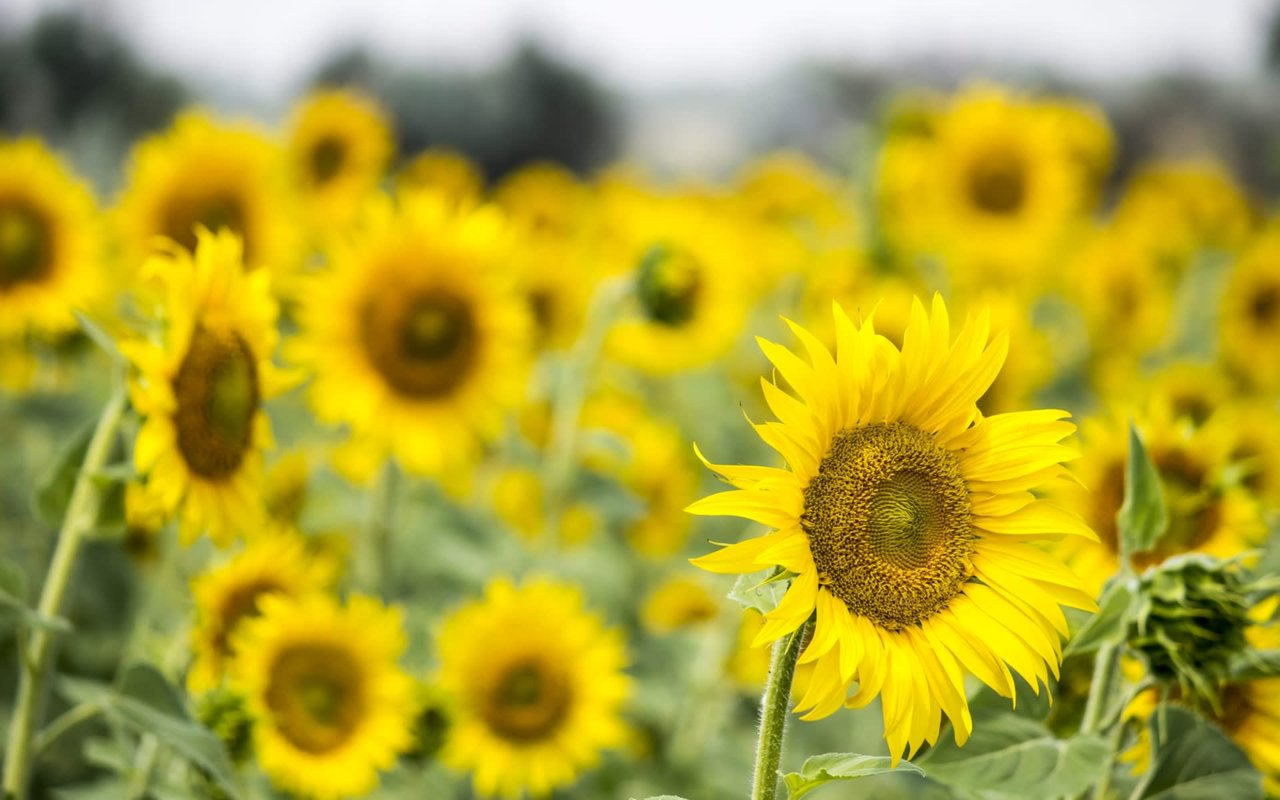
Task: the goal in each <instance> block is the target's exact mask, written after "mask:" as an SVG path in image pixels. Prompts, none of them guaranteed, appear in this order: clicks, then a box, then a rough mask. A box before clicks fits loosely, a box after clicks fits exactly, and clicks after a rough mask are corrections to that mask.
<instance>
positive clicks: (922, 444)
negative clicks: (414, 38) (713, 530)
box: [689, 296, 1095, 762]
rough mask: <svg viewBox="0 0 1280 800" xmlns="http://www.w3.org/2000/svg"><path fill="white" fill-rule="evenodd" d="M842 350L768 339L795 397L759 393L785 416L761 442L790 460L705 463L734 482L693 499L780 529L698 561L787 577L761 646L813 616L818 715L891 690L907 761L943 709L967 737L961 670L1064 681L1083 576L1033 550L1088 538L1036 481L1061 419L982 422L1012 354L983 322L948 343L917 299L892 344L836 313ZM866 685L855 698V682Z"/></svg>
mask: <svg viewBox="0 0 1280 800" xmlns="http://www.w3.org/2000/svg"><path fill="white" fill-rule="evenodd" d="M834 312H835V315H836V340H837V344H836V354H835V355H833V354H832V353H831V352H830V351H828V350H827V348H826V347H824V346H823V345H822V343H821V342H820V341H818V340H817V339H816V338H815V337H814V336H813V335H812V334H810V333H809V332H808V331H806V330H805V329H803V328H801V327H799V326H798V325H794V324H793V325H792V326H791V327H792V331H793V332H794V333H795V335H796V336H797V337H798V338H799V339H800V341H801V344H802V345H803V352H804V353H805V355H806V356H807V358H806V357H803V356H801V355H797V354H796V353H794V352H792V351H790V350H788V349H786V348H784V347H782V346H780V345H777V344H774V343H772V342H768V341H765V340H763V339H762V340H759V341H760V345H761V348H762V349H763V350H764V353H765V355H766V356H767V357H768V358H769V360H770V361H772V362H773V365H774V366H775V367H776V368H777V373H778V375H779V376H780V377H781V378H782V379H784V380H785V381H786V382H787V384H788V385H789V386H790V388H791V391H792V392H793V393H794V394H789V393H787V392H785V391H783V390H782V389H781V388H779V387H778V386H776V385H775V384H773V383H770V382H768V381H762V382H761V385H762V387H763V389H764V393H765V399H766V400H767V401H768V402H769V406H770V408H771V409H772V410H773V412H774V414H775V415H776V416H777V417H778V421H777V422H766V423H762V424H758V425H755V429H756V432H757V433H758V434H759V435H760V437H761V438H762V439H763V440H764V441H765V442H766V443H767V444H768V445H770V446H771V447H772V448H774V449H775V450H777V451H778V452H779V454H781V455H782V457H783V459H784V460H785V461H786V464H787V466H786V468H776V467H763V466H727V465H723V466H722V465H709V467H710V468H711V469H712V470H713V471H715V472H716V473H718V474H719V475H721V476H722V477H723V479H724V480H725V481H727V482H729V483H730V484H732V485H733V486H735V487H737V488H736V489H734V490H733V491H729V492H722V493H720V494H715V495H712V496H710V497H706V498H703V499H702V500H699V501H698V502H696V503H694V504H693V505H692V506H690V507H689V511H690V512H692V513H695V514H707V515H731V516H738V517H743V518H745V519H750V520H754V521H756V522H760V523H763V524H765V525H768V526H769V527H771V528H773V529H774V530H773V532H771V533H769V534H767V535H764V536H758V537H755V538H752V539H748V540H746V541H743V542H740V543H738V544H734V545H729V546H726V547H724V548H722V549H721V550H719V551H717V552H715V553H712V554H710V555H706V556H703V557H701V558H698V559H695V560H694V563H695V564H696V565H698V566H700V567H702V568H704V569H707V570H710V571H712V572H727V573H748V572H755V571H758V570H763V569H766V568H770V567H779V566H780V567H782V568H783V569H785V570H787V571H788V572H791V573H793V574H794V576H795V577H794V579H793V580H792V582H791V585H790V587H789V588H788V590H787V592H786V594H785V595H784V597H783V599H782V600H781V602H780V603H779V604H778V607H777V608H775V609H774V610H773V611H770V612H769V613H768V614H767V615H766V617H765V620H766V622H765V625H764V627H763V628H762V629H761V631H760V633H759V634H758V635H757V637H756V640H755V643H756V644H762V643H764V642H769V641H773V640H776V639H779V638H781V637H783V636H786V635H788V634H790V633H792V632H793V631H795V630H796V629H798V628H800V627H801V626H802V625H804V624H805V622H806V621H807V620H808V619H809V618H810V617H811V616H813V615H814V614H815V613H816V615H817V620H816V624H815V626H814V628H813V633H812V637H811V639H810V641H809V642H808V644H807V646H806V647H805V649H804V652H803V653H802V654H801V656H800V663H802V664H804V663H813V665H814V666H813V674H812V678H811V681H810V683H809V686H808V690H807V691H806V692H805V695H804V697H803V698H802V699H801V700H800V702H799V707H800V708H802V709H807V710H808V714H807V716H806V718H807V719H813V718H817V717H823V716H826V715H828V714H831V713H833V712H834V711H835V710H836V709H838V708H840V707H841V706H842V705H843V706H847V707H851V708H858V707H862V706H864V705H866V704H867V703H870V702H871V700H873V699H874V698H875V697H877V696H879V697H880V698H881V704H882V709H883V714H884V729H885V737H886V739H887V740H888V744H889V752H890V755H891V757H892V758H893V759H894V760H895V762H896V760H897V759H899V758H901V757H902V754H903V752H904V750H905V751H907V752H908V753H912V752H915V751H916V750H917V749H918V748H919V747H920V746H922V745H923V744H924V743H925V742H930V743H932V742H936V741H937V738H938V732H939V727H940V724H941V715H942V714H943V713H945V714H946V715H947V717H949V718H950V719H951V722H952V725H953V730H954V732H955V738H956V741H957V743H958V744H963V743H964V741H965V740H966V739H967V738H968V736H969V733H970V731H971V730H972V726H973V722H972V717H971V715H970V713H969V706H968V701H967V700H966V695H965V690H964V675H965V674H966V673H968V674H972V675H974V676H976V677H977V678H979V679H980V680H982V681H983V682H984V683H986V684H987V685H988V686H990V687H992V689H994V690H995V691H996V692H998V693H1000V694H1001V695H1003V696H1005V697H1012V696H1013V694H1014V691H1015V687H1014V679H1013V676H1012V674H1011V673H1010V667H1012V669H1013V671H1015V672H1017V673H1018V674H1019V675H1021V676H1022V677H1023V678H1024V679H1025V680H1026V681H1027V682H1028V683H1029V684H1030V685H1031V686H1032V687H1033V688H1034V689H1035V690H1036V691H1039V688H1040V687H1039V684H1040V683H1042V682H1044V683H1047V681H1048V675H1049V673H1050V672H1053V673H1054V674H1056V673H1057V670H1058V664H1059V662H1060V661H1061V658H1062V647H1061V641H1060V637H1064V636H1066V634H1067V627H1066V619H1065V618H1064V616H1063V613H1062V611H1061V609H1060V608H1059V606H1060V605H1067V606H1072V607H1077V608H1083V609H1093V608H1094V604H1093V602H1092V599H1091V598H1090V597H1089V595H1088V594H1087V593H1086V592H1085V591H1083V590H1082V589H1081V588H1080V586H1079V584H1078V579H1077V578H1076V577H1075V576H1074V575H1072V574H1071V572H1070V571H1069V570H1068V569H1067V568H1066V567H1065V566H1063V565H1062V564H1061V563H1059V562H1058V561H1057V560H1055V559H1053V558H1051V557H1049V556H1048V555H1047V554H1046V553H1045V552H1044V550H1042V549H1041V548H1040V547H1039V546H1038V543H1039V542H1040V541H1042V540H1044V539H1046V538H1048V539H1054V538H1058V537H1061V536H1063V535H1072V536H1078V537H1082V538H1086V539H1092V538H1095V535H1094V533H1093V532H1092V531H1091V530H1089V528H1088V527H1087V526H1086V525H1085V524H1084V523H1083V522H1081V521H1080V520H1079V519H1078V518H1077V517H1075V516H1074V515H1072V514H1070V513H1068V512H1066V511H1064V510H1063V509H1061V508H1059V507H1058V506H1056V505H1054V504H1052V503H1051V502H1049V501H1046V500H1043V499H1038V498H1037V497H1036V495H1034V494H1033V493H1032V490H1033V489H1036V488H1037V487H1040V486H1041V485H1042V484H1044V483H1045V482H1047V481H1049V480H1052V479H1054V478H1056V477H1059V476H1061V475H1062V474H1063V473H1064V471H1065V470H1064V468H1063V467H1062V466H1061V465H1060V462H1062V461H1065V460H1068V459H1070V458H1073V457H1074V456H1075V452H1074V451H1073V450H1072V449H1070V448H1068V447H1066V446H1064V445H1062V444H1060V443H1059V442H1061V440H1062V439H1064V438H1066V437H1067V436H1069V435H1070V434H1071V433H1072V431H1073V430H1074V426H1073V425H1071V424H1070V423H1069V422H1066V421H1064V417H1066V416H1067V415H1066V413H1065V412H1062V411H1027V412H1017V413H1009V414H999V415H996V416H990V417H984V416H983V415H982V414H981V413H980V412H979V411H978V408H977V401H978V398H979V397H981V396H982V395H983V393H984V392H986V390H987V388H988V387H989V386H990V385H991V382H992V380H994V379H995V376H996V374H997V373H998V372H999V370H1000V366H1001V364H1002V363H1003V361H1004V357H1005V352H1006V350H1007V348H1008V343H1007V340H1006V337H1005V336H1004V335H1003V334H1001V335H999V336H997V337H996V338H995V339H994V340H992V339H990V322H989V320H988V317H987V315H985V314H984V315H982V316H980V317H978V318H976V319H972V320H970V321H969V322H967V323H966V324H965V325H964V326H963V327H962V328H961V329H960V331H959V333H958V334H957V335H956V337H955V339H954V340H953V339H952V336H951V330H950V324H949V321H948V317H947V309H946V307H945V306H944V305H943V302H942V299H941V298H940V297H937V296H935V298H934V302H933V310H932V315H930V314H928V313H926V312H925V310H924V306H923V305H922V304H920V303H919V301H917V302H916V303H915V304H914V306H913V308H912V312H911V320H910V322H909V323H908V325H907V328H906V331H905V333H904V335H903V343H902V348H901V349H899V348H897V347H895V346H894V345H893V344H892V343H890V342H889V341H888V340H887V339H885V338H884V337H882V336H879V335H878V334H876V332H875V329H874V327H873V325H872V322H871V321H870V320H867V321H865V322H863V323H862V324H861V325H856V324H855V323H853V322H852V321H850V319H849V318H848V317H847V316H846V315H845V313H844V310H843V309H841V308H840V307H839V305H836V306H835V309H834ZM855 681H856V682H857V685H858V689H857V691H856V692H855V693H854V694H853V695H852V696H850V695H849V693H848V687H849V686H850V684H852V683H854V682H855Z"/></svg>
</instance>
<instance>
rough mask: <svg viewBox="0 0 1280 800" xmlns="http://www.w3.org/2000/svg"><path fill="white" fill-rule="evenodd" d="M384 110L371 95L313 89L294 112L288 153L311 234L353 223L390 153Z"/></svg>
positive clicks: (392, 146)
mask: <svg viewBox="0 0 1280 800" xmlns="http://www.w3.org/2000/svg"><path fill="white" fill-rule="evenodd" d="M394 148H395V145H394V143H393V141H392V138H391V127H390V123H389V122H388V120H387V117H386V114H384V113H383V111H382V109H380V108H379V107H378V104H377V103H376V102H375V101H374V100H373V99H372V98H370V97H366V96H365V95H362V94H359V93H356V92H353V91H350V90H343V89H328V90H323V91H317V92H315V93H313V94H311V95H309V96H308V97H306V98H305V99H304V100H303V101H302V103H301V104H300V105H299V106H298V108H296V109H295V110H294V113H293V120H292V122H291V123H290V127H289V135H288V154H289V161H290V164H291V166H292V170H293V175H294V181H295V182H296V183H297V185H298V188H299V190H300V192H301V194H302V197H303V200H304V202H305V205H306V211H307V214H308V218H309V222H310V223H311V227H312V230H313V232H314V233H315V234H317V235H320V236H323V235H326V234H328V233H331V232H332V230H333V229H334V228H341V227H344V226H346V225H349V224H351V222H352V221H354V219H355V217H356V214H357V212H358V211H359V209H360V204H361V202H363V201H364V200H365V199H366V198H368V196H369V195H370V194H371V193H372V192H373V191H374V189H376V188H377V186H378V183H379V181H381V180H382V175H383V171H384V170H385V169H386V168H387V164H388V162H389V161H390V160H391V157H392V155H393V153H394Z"/></svg>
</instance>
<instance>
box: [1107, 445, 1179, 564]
mask: <svg viewBox="0 0 1280 800" xmlns="http://www.w3.org/2000/svg"><path fill="white" fill-rule="evenodd" d="M1116 528H1117V530H1118V531H1119V534H1120V549H1121V552H1122V554H1123V559H1122V563H1124V564H1128V563H1129V556H1131V555H1133V554H1134V553H1144V552H1147V551H1149V550H1152V549H1154V548H1155V546H1156V545H1157V544H1159V542H1160V539H1161V538H1162V537H1163V536H1164V534H1165V532H1166V531H1167V530H1168V529H1169V508H1168V506H1167V505H1166V503H1165V498H1164V485H1163V484H1161V482H1160V473H1159V472H1158V471H1157V470H1156V467H1155V464H1153V463H1152V462H1151V457H1150V455H1149V454H1148V453H1147V448H1146V446H1145V445H1144V444H1143V443H1142V437H1141V436H1140V435H1139V434H1138V429H1137V428H1136V427H1135V426H1134V424H1133V423H1132V422H1130V423H1129V459H1128V462H1127V463H1126V465H1125V476H1124V503H1123V504H1122V505H1121V506H1120V511H1119V513H1117V514H1116Z"/></svg>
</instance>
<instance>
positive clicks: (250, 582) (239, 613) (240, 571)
mask: <svg viewBox="0 0 1280 800" xmlns="http://www.w3.org/2000/svg"><path fill="white" fill-rule="evenodd" d="M332 579H333V573H332V570H331V569H329V567H328V566H327V565H325V564H324V563H323V562H321V561H318V560H316V559H313V558H312V557H311V556H310V555H309V554H308V553H307V550H306V545H305V544H304V543H303V541H302V539H301V537H299V536H297V535H296V534H273V535H268V536H264V537H262V538H260V539H257V540H255V541H253V542H252V543H250V544H249V545H248V546H247V547H246V548H245V549H244V550H242V551H241V552H240V553H237V554H236V555H235V556H234V557H233V558H231V560H230V561H227V562H226V563H225V564H222V565H221V566H218V567H215V568H213V569H210V570H208V571H207V572H204V573H203V574H201V575H200V576H198V577H197V578H196V579H195V580H193V581H192V582H191V595H192V597H193V598H194V599H195V603H196V625H195V628H194V629H192V632H191V640H192V648H191V649H192V652H193V653H194V654H195V661H194V663H192V665H191V671H190V672H188V673H187V688H188V689H189V690H190V691H191V692H192V693H194V694H200V693H203V692H207V691H209V690H211V689H214V688H216V687H217V686H218V684H220V683H221V682H222V678H223V675H224V673H225V671H226V666H227V663H228V662H229V661H230V660H231V659H232V658H233V657H234V655H235V653H234V651H233V650H232V649H231V643H232V640H233V637H234V636H235V633H236V631H237V630H239V628H240V625H241V624H242V623H244V622H245V621H246V620H248V619H251V618H253V617H256V616H257V615H258V613H259V611H260V608H259V605H260V603H261V600H262V598H264V597H266V596H268V595H272V594H280V595H284V596H287V597H301V596H303V595H306V594H311V593H313V592H321V591H324V590H325V589H327V588H329V584H330V583H331V582H332Z"/></svg>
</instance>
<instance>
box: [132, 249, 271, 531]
mask: <svg viewBox="0 0 1280 800" xmlns="http://www.w3.org/2000/svg"><path fill="white" fill-rule="evenodd" d="M143 273H144V277H147V278H155V279H156V280H157V282H158V283H159V284H160V286H161V287H162V289H161V294H160V306H161V308H160V311H159V313H160V315H161V316H162V320H161V323H162V332H161V333H160V334H159V336H158V337H156V338H151V339H136V340H132V341H128V342H125V343H123V344H121V348H120V349H121V351H122V352H123V353H124V354H125V355H126V356H128V358H129V359H130V360H131V361H132V362H133V364H134V365H135V366H136V367H137V370H138V374H137V376H136V377H135V378H134V380H133V382H132V383H131V386H130V397H131V400H132V403H133V407H134V408H135V409H136V410H137V411H138V413H139V414H141V415H142V416H143V417H144V419H143V423H142V427H141V429H140V430H139V431H138V440H137V443H136V444H135V446H134V462H135V465H136V466H137V469H138V471H139V472H140V473H142V474H145V475H147V489H148V491H150V492H153V493H154V494H155V496H156V498H157V502H159V504H160V505H161V506H162V507H163V508H164V509H166V511H167V512H168V513H170V514H173V513H174V512H179V523H180V529H181V532H182V536H183V539H184V541H188V542H189V541H192V540H194V539H195V538H197V537H199V536H200V535H201V534H202V533H205V532H208V533H209V535H210V536H211V537H212V538H213V540H214V541H215V542H217V543H218V544H221V545H225V544H227V543H228V542H230V541H231V539H233V538H234V537H236V536H237V535H243V534H251V533H254V532H256V527H257V526H258V525H259V524H260V523H261V521H262V518H263V514H262V501H261V497H260V490H259V487H258V478H259V475H260V474H261V469H262V452H263V450H264V449H266V448H267V447H270V446H271V444H272V437H271V426H270V423H269V422H268V420H267V415H266V413H265V412H264V411H263V401H264V400H266V399H268V398H270V397H273V396H275V395H276V394H278V393H280V392H281V391H283V390H284V389H285V388H287V387H288V385H289V383H290V378H289V376H288V375H286V373H284V372H283V371H281V370H280V369H278V368H277V367H276V366H275V365H274V364H273V363H272V361H271V358H272V355H273V353H274V352H275V347H276V339H277V332H276V316H277V305H276V302H275V300H274V299H272V296H271V288H270V275H269V274H268V273H266V272H264V271H258V272H253V273H249V274H246V272H245V267H244V265H243V261H242V250H241V244H240V239H239V238H238V237H237V236H235V235H234V234H232V233H230V232H229V231H223V232H221V233H217V234H211V233H209V232H208V231H206V230H201V231H200V232H199V233H198V236H197V245H196V252H195V254H194V256H193V255H192V254H190V253H188V252H187V251H185V250H183V249H182V248H180V247H176V246H170V247H168V248H166V249H164V250H162V251H161V252H160V253H159V254H157V255H156V256H154V257H153V258H152V259H150V260H149V261H148V262H147V264H146V265H145V266H144V268H143Z"/></svg>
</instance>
